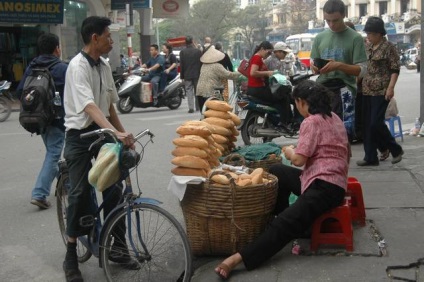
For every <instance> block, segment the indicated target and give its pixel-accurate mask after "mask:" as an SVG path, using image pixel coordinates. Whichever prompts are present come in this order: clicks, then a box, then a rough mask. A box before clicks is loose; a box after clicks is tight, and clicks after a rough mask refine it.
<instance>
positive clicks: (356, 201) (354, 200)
mask: <svg viewBox="0 0 424 282" xmlns="http://www.w3.org/2000/svg"><path fill="white" fill-rule="evenodd" d="M346 196H347V197H350V200H349V206H350V211H351V215H352V221H353V222H357V223H359V225H360V226H365V217H366V216H365V205H364V196H363V195H362V187H361V183H359V182H358V181H356V182H354V181H351V182H350V177H349V180H348V183H347V191H346Z"/></svg>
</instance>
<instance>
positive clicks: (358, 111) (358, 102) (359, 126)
mask: <svg viewBox="0 0 424 282" xmlns="http://www.w3.org/2000/svg"><path fill="white" fill-rule="evenodd" d="M360 84H361V83H358V91H357V92H356V98H355V135H356V140H362V136H363V133H362V132H363V124H364V121H363V118H364V115H363V113H362V100H363V99H362V96H363V95H362V85H360Z"/></svg>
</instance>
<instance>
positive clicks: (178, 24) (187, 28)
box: [166, 0, 236, 43]
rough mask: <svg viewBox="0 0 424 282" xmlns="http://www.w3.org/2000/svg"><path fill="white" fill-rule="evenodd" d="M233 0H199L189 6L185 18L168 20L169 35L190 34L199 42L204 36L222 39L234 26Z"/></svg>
mask: <svg viewBox="0 0 424 282" xmlns="http://www.w3.org/2000/svg"><path fill="white" fill-rule="evenodd" d="M235 7H236V5H235V0H201V1H199V2H196V3H195V4H194V5H193V6H192V7H191V8H190V14H189V16H188V17H187V18H184V19H176V20H172V19H169V20H166V22H170V23H171V24H170V35H171V37H178V36H184V35H190V36H192V37H193V38H194V39H195V40H197V41H198V42H199V43H200V41H203V39H204V37H206V36H208V37H211V38H212V41H213V42H216V41H222V40H223V39H224V38H225V35H226V34H227V33H228V31H229V30H230V29H231V28H232V27H233V26H234V11H235Z"/></svg>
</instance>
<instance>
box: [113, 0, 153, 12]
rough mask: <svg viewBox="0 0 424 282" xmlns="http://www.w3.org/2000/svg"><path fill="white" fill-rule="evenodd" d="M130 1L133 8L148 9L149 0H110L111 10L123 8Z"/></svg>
mask: <svg viewBox="0 0 424 282" xmlns="http://www.w3.org/2000/svg"><path fill="white" fill-rule="evenodd" d="M130 3H132V7H133V9H149V8H150V7H152V5H151V4H150V0H111V9H112V10H125V6H126V4H130Z"/></svg>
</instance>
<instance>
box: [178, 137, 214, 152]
mask: <svg viewBox="0 0 424 282" xmlns="http://www.w3.org/2000/svg"><path fill="white" fill-rule="evenodd" d="M172 142H173V143H174V144H175V145H176V146H181V147H196V148H201V149H202V148H207V147H208V145H209V144H208V141H206V140H205V139H204V138H202V137H200V136H197V135H184V136H183V137H179V138H175V139H174V140H172Z"/></svg>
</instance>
